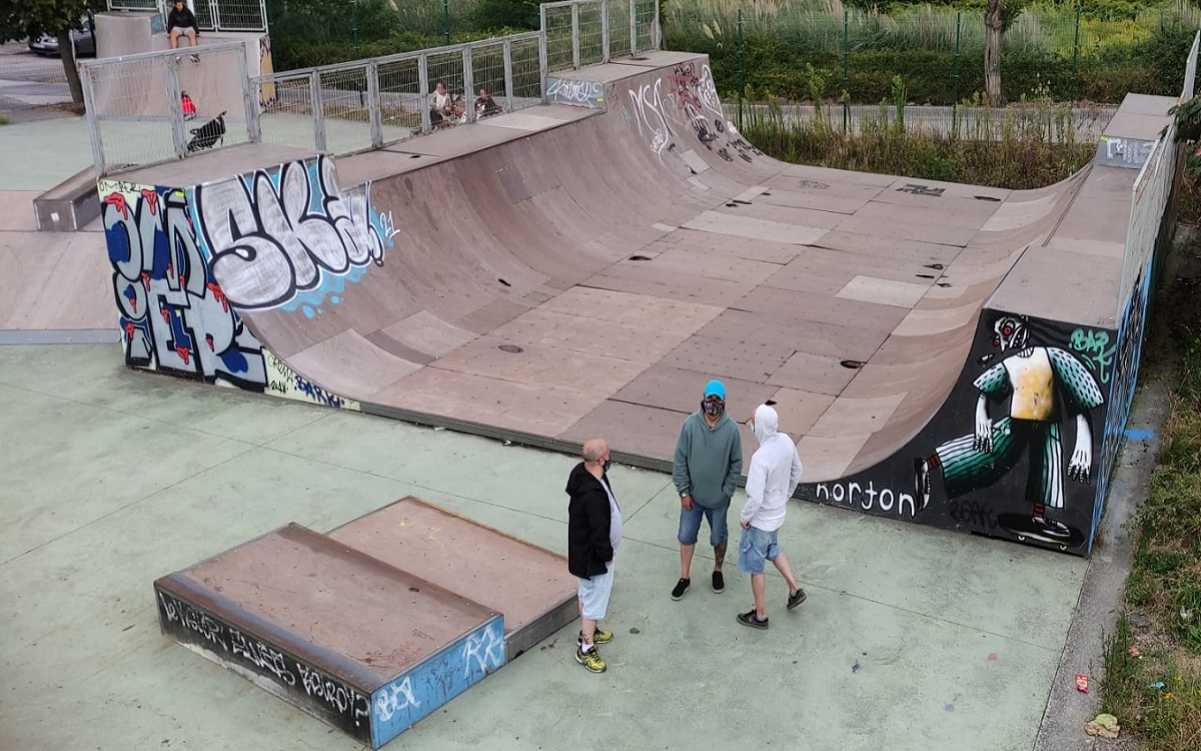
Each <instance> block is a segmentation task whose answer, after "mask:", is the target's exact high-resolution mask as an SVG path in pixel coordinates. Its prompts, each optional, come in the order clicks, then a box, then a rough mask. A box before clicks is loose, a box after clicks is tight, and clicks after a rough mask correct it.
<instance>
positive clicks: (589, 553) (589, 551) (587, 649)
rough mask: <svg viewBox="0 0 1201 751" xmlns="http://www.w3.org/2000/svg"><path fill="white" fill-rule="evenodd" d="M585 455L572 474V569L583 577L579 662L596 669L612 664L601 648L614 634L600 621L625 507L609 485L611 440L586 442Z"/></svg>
mask: <svg viewBox="0 0 1201 751" xmlns="http://www.w3.org/2000/svg"><path fill="white" fill-rule="evenodd" d="M583 454H584V461H582V462H580V463H579V464H577V465H576V466H575V468H574V469H572V470H571V475H570V476H569V477H568V478H567V494H568V496H570V498H571V501H570V503H569V504H568V506H567V569H568V571H570V572H571V574H572V575H573V576H575V577H577V578H578V579H579V590H578V591H579V604H580V636H579V640H578V641H577V644H576V652H575V659H576V662H578V663H580V664H581V665H583V666H584V668H585V669H586V670H588V671H589V672H591V673H603V672H605V669H606V668H607V667H608V666H607V665H606V664H605V661H604V659H602V658H601V656H600V653H599V652H598V651H597V649H596V645H597V644H605V643H607V642H610V641H612V640H613V634H612V632H610V631H605V630H604V629H602V628H600V627H599V626H598V624H599V622H600V620H601V619H602V618H604V617H605V614H606V613H607V612H608V609H609V596H610V595H611V594H612V592H613V559H614V557H615V555H616V553H617V546H618V545H619V544H620V543H621V507H620V506H618V505H617V498H616V497H615V496H614V495H613V488H612V486H610V485H609V477H608V474H607V472H608V469H609V446H608V444H607V443H605V441H604V440H603V439H600V438H593V439H591V440H589V441H588V442H587V443H585V444H584V452H583Z"/></svg>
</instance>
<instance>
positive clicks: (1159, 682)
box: [1147, 681, 1168, 691]
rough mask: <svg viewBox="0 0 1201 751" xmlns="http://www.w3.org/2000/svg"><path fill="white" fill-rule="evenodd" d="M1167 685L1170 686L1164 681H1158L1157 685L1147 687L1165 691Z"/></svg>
mask: <svg viewBox="0 0 1201 751" xmlns="http://www.w3.org/2000/svg"><path fill="white" fill-rule="evenodd" d="M1166 685H1168V684H1166V683H1164V682H1163V681H1156V682H1155V683H1152V684H1151V685H1150V686H1147V688H1153V689H1155V690H1156V691H1163V689H1164V686H1166Z"/></svg>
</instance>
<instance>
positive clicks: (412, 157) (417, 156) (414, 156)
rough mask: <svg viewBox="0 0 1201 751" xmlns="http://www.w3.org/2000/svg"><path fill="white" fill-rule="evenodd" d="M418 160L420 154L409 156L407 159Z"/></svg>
mask: <svg viewBox="0 0 1201 751" xmlns="http://www.w3.org/2000/svg"><path fill="white" fill-rule="evenodd" d="M420 158H421V155H420V154H409V159H420Z"/></svg>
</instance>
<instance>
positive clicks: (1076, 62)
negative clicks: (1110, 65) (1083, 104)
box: [1072, 0, 1080, 100]
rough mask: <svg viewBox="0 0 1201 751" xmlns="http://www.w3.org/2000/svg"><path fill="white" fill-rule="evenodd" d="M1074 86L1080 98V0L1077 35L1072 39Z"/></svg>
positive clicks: (1077, 6)
mask: <svg viewBox="0 0 1201 751" xmlns="http://www.w3.org/2000/svg"><path fill="white" fill-rule="evenodd" d="M1072 87H1073V88H1074V89H1075V91H1074V92H1073V93H1074V94H1075V95H1076V99H1077V100H1079V99H1080V0H1076V35H1075V38H1074V39H1073V40H1072Z"/></svg>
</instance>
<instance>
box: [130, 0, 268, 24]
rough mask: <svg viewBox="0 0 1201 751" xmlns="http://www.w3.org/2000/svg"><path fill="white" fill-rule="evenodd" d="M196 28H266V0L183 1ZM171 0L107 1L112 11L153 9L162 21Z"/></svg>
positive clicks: (169, 9) (172, 0) (165, 18)
mask: <svg viewBox="0 0 1201 751" xmlns="http://www.w3.org/2000/svg"><path fill="white" fill-rule="evenodd" d="M186 1H187V5H188V7H189V8H191V9H192V12H193V13H194V14H195V15H196V26H197V27H198V29H197V30H198V31H267V3H266V0H186ZM173 3H174V0H108V9H109V10H115V11H157V12H158V13H159V14H160V15H161V16H162V17H163V21H164V22H166V20H167V14H168V13H170V12H171V6H172V4H173Z"/></svg>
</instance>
